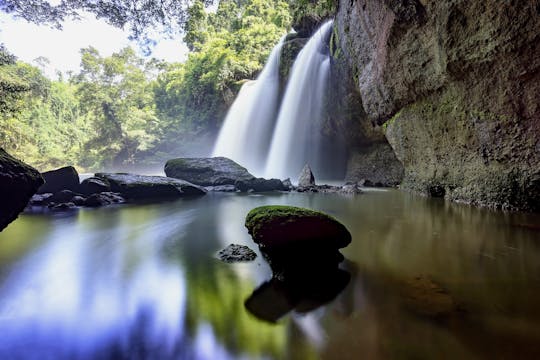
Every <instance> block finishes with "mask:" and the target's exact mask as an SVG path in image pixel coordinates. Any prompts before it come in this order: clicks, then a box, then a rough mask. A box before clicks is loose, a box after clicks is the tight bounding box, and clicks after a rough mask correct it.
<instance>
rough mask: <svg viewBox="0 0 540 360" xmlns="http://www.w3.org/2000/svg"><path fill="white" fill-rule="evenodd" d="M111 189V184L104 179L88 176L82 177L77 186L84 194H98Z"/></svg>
mask: <svg viewBox="0 0 540 360" xmlns="http://www.w3.org/2000/svg"><path fill="white" fill-rule="evenodd" d="M108 191H111V184H109V182H108V181H107V180H106V179H103V178H98V177H90V178H88V179H84V180H83V181H82V182H81V185H80V186H79V192H81V193H82V194H84V195H92V194H98V193H102V192H108Z"/></svg>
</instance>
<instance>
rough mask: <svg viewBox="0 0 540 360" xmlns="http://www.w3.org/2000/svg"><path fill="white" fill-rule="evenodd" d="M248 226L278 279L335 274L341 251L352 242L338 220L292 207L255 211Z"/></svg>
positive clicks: (249, 216)
mask: <svg viewBox="0 0 540 360" xmlns="http://www.w3.org/2000/svg"><path fill="white" fill-rule="evenodd" d="M245 225H246V227H247V228H248V232H249V234H250V235H251V237H252V238H253V241H254V242H255V243H257V244H258V245H259V249H260V250H261V253H262V255H263V256H264V258H265V259H266V260H267V262H268V263H269V264H270V267H271V268H272V272H273V275H274V277H275V278H279V279H286V278H287V279H289V280H291V279H301V278H303V277H305V276H308V275H309V274H312V273H313V272H314V271H317V272H319V271H320V272H323V273H324V272H327V271H332V270H333V269H335V268H336V267H337V265H338V264H339V263H340V262H341V261H343V259H344V258H343V255H341V253H339V251H338V249H339V248H342V247H345V246H347V245H348V244H349V243H350V242H351V234H350V233H349V231H348V230H347V229H346V228H345V226H343V225H342V224H341V223H340V222H338V221H337V220H336V219H334V218H332V217H331V216H329V215H326V214H324V213H321V212H318V211H314V210H309V209H304V208H298V207H292V206H261V207H258V208H255V209H253V210H251V211H250V212H249V214H248V215H247V217H246V223H245Z"/></svg>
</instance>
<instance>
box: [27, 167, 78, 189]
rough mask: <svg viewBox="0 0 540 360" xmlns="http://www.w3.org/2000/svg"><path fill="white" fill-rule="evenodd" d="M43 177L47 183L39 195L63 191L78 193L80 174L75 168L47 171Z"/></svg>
mask: <svg viewBox="0 0 540 360" xmlns="http://www.w3.org/2000/svg"><path fill="white" fill-rule="evenodd" d="M41 175H42V176H43V179H44V180H45V183H44V184H43V185H42V186H41V187H40V188H39V190H38V192H37V193H38V194H44V193H57V192H59V191H62V190H71V191H78V188H79V174H78V173H77V170H75V168H74V167H73V166H66V167H63V168H60V169H56V170H51V171H46V172H44V173H42V174H41Z"/></svg>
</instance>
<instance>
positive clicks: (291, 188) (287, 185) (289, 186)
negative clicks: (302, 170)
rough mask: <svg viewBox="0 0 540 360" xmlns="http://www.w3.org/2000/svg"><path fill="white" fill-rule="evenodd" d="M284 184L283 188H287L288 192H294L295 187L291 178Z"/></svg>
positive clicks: (284, 181)
mask: <svg viewBox="0 0 540 360" xmlns="http://www.w3.org/2000/svg"><path fill="white" fill-rule="evenodd" d="M282 183H283V186H285V189H286V190H294V185H293V184H292V182H291V179H290V178H286V179H285V180H283V181H282Z"/></svg>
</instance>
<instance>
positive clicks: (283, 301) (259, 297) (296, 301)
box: [244, 268, 351, 322]
mask: <svg viewBox="0 0 540 360" xmlns="http://www.w3.org/2000/svg"><path fill="white" fill-rule="evenodd" d="M304 275H306V276H299V277H297V276H291V277H286V278H284V279H278V278H275V277H274V278H272V280H270V281H267V282H265V283H263V284H262V285H261V286H259V287H258V288H257V289H256V290H255V291H254V292H253V293H252V294H251V296H250V297H249V298H248V299H247V300H246V301H245V303H244V306H245V308H246V309H247V310H248V311H249V312H250V313H251V314H253V315H255V316H256V317H257V318H259V319H261V320H265V321H268V322H276V321H278V320H279V319H280V318H281V317H283V316H284V315H286V314H287V313H289V312H290V311H296V312H299V313H307V312H309V311H313V310H315V309H317V308H318V307H320V306H322V305H324V304H327V303H329V302H330V301H332V300H333V299H335V298H336V296H338V294H339V293H340V292H341V291H343V289H345V287H346V286H347V284H348V283H349V281H350V279H351V275H350V273H349V272H347V271H345V270H342V269H339V268H335V269H333V270H330V271H327V272H319V271H314V272H313V273H312V275H311V276H307V273H306V274H304Z"/></svg>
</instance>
